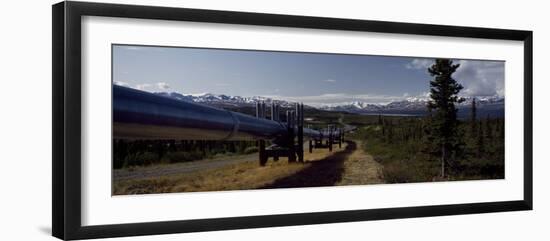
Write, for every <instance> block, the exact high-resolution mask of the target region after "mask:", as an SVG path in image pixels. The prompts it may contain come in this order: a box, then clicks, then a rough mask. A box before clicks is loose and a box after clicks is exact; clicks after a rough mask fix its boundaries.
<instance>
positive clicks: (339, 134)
mask: <svg viewBox="0 0 550 241" xmlns="http://www.w3.org/2000/svg"><path fill="white" fill-rule="evenodd" d="M338 148H340V149H342V129H339V130H338Z"/></svg>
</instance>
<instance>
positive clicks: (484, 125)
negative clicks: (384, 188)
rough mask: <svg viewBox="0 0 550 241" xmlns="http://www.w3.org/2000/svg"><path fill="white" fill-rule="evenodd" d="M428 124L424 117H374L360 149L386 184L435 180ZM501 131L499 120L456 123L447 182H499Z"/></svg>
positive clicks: (436, 158) (436, 164)
mask: <svg viewBox="0 0 550 241" xmlns="http://www.w3.org/2000/svg"><path fill="white" fill-rule="evenodd" d="M430 123H431V122H430V120H429V117H426V118H417V117H379V122H378V123H377V124H376V125H371V126H368V128H365V129H363V130H362V133H361V135H362V136H363V139H365V140H366V145H365V148H366V149H367V151H369V152H370V153H371V154H373V155H374V156H375V158H376V159H377V160H378V161H379V162H381V163H382V164H383V165H384V167H385V170H384V172H385V176H386V179H387V181H389V182H420V181H432V180H433V179H434V178H437V177H438V176H439V175H440V161H441V150H440V148H439V146H437V145H434V144H435V142H433V140H432V139H431V136H432V135H431V134H430V133H429V132H430V131H431V129H432V128H431V126H430ZM504 129H505V128H504V119H503V118H491V117H486V118H481V119H476V120H468V121H460V122H459V124H458V131H457V140H458V142H457V144H456V145H455V146H454V148H455V149H454V151H453V154H452V155H451V156H450V157H449V159H450V160H449V161H448V162H447V163H448V164H449V166H448V167H446V168H447V169H446V170H447V171H448V175H449V176H448V178H449V179H456V180H465V179H494V178H503V177H504V145H505V143H504V140H505V138H504V135H505V132H504Z"/></svg>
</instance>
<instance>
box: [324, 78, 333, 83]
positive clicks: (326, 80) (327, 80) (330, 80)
mask: <svg viewBox="0 0 550 241" xmlns="http://www.w3.org/2000/svg"><path fill="white" fill-rule="evenodd" d="M323 81H324V82H327V83H335V82H336V80H334V79H325V80H323Z"/></svg>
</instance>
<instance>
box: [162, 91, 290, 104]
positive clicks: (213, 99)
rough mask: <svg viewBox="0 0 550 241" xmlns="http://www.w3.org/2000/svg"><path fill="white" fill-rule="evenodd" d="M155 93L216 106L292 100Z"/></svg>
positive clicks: (284, 102) (279, 102) (207, 94)
mask: <svg viewBox="0 0 550 241" xmlns="http://www.w3.org/2000/svg"><path fill="white" fill-rule="evenodd" d="M155 94H157V95H162V96H166V97H170V98H174V99H178V100H184V101H192V102H197V103H204V104H209V105H213V106H217V107H241V106H254V105H255V104H256V103H258V102H265V103H266V104H268V105H270V104H271V102H273V101H275V102H276V103H277V104H279V105H281V106H282V107H291V106H292V104H293V102H288V101H284V100H275V99H272V98H268V97H262V96H252V97H241V96H231V95H223V94H220V95H216V94H211V93H205V94H198V95H182V94H180V93H176V92H156V93H155Z"/></svg>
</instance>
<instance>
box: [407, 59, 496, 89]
mask: <svg viewBox="0 0 550 241" xmlns="http://www.w3.org/2000/svg"><path fill="white" fill-rule="evenodd" d="M433 62H434V59H427V58H422V59H420V58H417V59H413V60H412V61H411V62H409V63H407V64H406V65H405V67H406V68H407V69H416V70H421V69H424V70H426V69H427V68H429V67H430V66H431V65H432V64H433ZM454 62H455V63H457V64H460V67H459V68H458V69H457V70H456V72H455V74H454V75H453V77H454V78H455V79H456V80H457V81H458V82H459V83H460V84H462V86H463V87H464V89H463V90H462V91H461V93H460V95H464V96H494V95H498V96H504V62H500V61H482V60H455V61H454Z"/></svg>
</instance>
